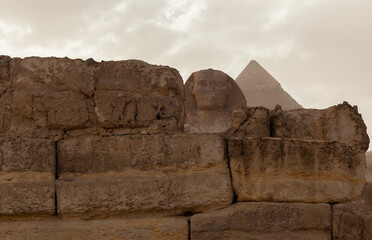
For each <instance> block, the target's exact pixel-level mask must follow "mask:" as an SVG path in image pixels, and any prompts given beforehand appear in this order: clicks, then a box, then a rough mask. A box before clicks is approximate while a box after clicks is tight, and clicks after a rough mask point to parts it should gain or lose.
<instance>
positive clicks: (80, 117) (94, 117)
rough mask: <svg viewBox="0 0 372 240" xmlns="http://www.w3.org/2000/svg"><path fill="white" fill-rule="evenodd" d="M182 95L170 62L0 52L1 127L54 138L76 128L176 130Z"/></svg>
mask: <svg viewBox="0 0 372 240" xmlns="http://www.w3.org/2000/svg"><path fill="white" fill-rule="evenodd" d="M183 99H184V88H183V82H182V78H181V76H180V75H179V73H178V71H177V70H175V69H173V68H170V67H165V66H156V65H151V64H148V63H145V62H143V61H138V60H127V61H116V62H114V61H111V62H101V63H97V62H95V61H94V60H91V59H90V60H87V61H83V60H80V59H75V60H71V59H68V58H55V57H52V58H39V57H29V58H25V59H19V58H13V59H11V58H9V57H5V56H2V57H0V106H1V107H0V133H5V134H12V135H16V136H25V137H32V138H48V139H53V140H59V139H62V138H68V137H70V136H76V134H77V132H79V134H83V135H85V134H101V135H105V136H107V135H114V134H116V133H117V132H128V130H129V133H138V132H142V133H143V134H156V133H165V132H168V133H169V132H178V131H180V130H182V128H183V123H184V107H183ZM117 129H119V130H118V131H117ZM79 134H78V135H79ZM127 134H128V133H127Z"/></svg>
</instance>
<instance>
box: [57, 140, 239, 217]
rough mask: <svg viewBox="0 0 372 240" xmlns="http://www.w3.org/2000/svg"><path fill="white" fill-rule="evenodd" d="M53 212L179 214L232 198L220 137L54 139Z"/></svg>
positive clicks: (222, 204) (216, 205)
mask: <svg viewBox="0 0 372 240" xmlns="http://www.w3.org/2000/svg"><path fill="white" fill-rule="evenodd" d="M58 156H59V159H58V165H59V173H60V175H59V179H60V180H58V181H57V196H58V201H57V202H58V213H59V214H62V215H81V214H88V215H116V214H132V213H159V214H183V213H185V212H190V211H191V212H203V211H207V210H212V209H219V208H222V207H226V206H228V205H230V204H231V201H232V198H233V193H232V187H231V181H230V173H229V169H228V164H227V159H226V156H225V141H224V139H223V138H222V137H220V136H218V135H214V134H177V135H171V136H169V135H161V134H158V135H153V136H151V135H129V136H116V137H105V138H101V137H98V136H84V137H79V138H70V139H66V140H63V141H61V142H60V143H59V144H58Z"/></svg>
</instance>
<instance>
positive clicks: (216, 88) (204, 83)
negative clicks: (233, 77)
mask: <svg viewBox="0 0 372 240" xmlns="http://www.w3.org/2000/svg"><path fill="white" fill-rule="evenodd" d="M193 75H194V76H193V77H194V84H193V86H192V90H191V95H193V96H194V97H195V100H196V105H197V108H198V110H222V109H224V106H225V103H226V97H227V95H228V94H230V92H231V83H229V82H228V80H227V75H226V74H225V73H223V72H221V71H218V70H213V69H208V70H202V71H198V72H195V73H193Z"/></svg>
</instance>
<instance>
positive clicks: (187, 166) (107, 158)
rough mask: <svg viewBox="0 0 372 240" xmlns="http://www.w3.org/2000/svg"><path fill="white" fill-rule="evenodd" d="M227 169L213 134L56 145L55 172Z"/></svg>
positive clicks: (85, 138) (95, 139)
mask: <svg viewBox="0 0 372 240" xmlns="http://www.w3.org/2000/svg"><path fill="white" fill-rule="evenodd" d="M213 167H221V168H227V160H226V156H225V142H224V139H223V138H222V137H220V136H218V135H216V134H176V135H172V136H169V135H163V134H157V135H128V136H113V137H99V136H82V137H78V138H69V139H66V140H62V141H60V142H59V143H58V171H59V173H60V174H62V173H68V172H71V173H88V172H105V171H124V170H137V171H153V170H157V171H162V172H163V171H164V172H166V171H182V170H203V169H208V168H213Z"/></svg>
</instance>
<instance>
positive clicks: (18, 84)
mask: <svg viewBox="0 0 372 240" xmlns="http://www.w3.org/2000/svg"><path fill="white" fill-rule="evenodd" d="M11 65H12V66H11V73H10V74H11V87H12V88H13V89H14V88H15V89H23V90H39V91H46V90H50V91H72V92H81V93H83V94H85V95H87V96H91V95H92V94H93V92H94V79H93V74H94V70H95V67H94V66H89V64H88V63H87V62H86V61H83V60H80V59H75V60H72V59H68V58H55V57H48V58H40V57H27V58H24V59H21V60H15V61H12V62H11Z"/></svg>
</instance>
